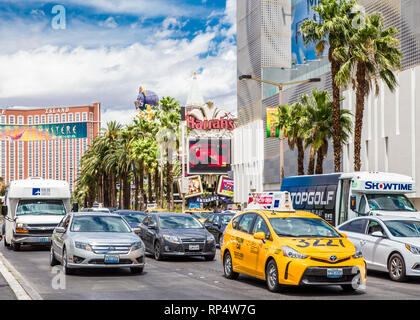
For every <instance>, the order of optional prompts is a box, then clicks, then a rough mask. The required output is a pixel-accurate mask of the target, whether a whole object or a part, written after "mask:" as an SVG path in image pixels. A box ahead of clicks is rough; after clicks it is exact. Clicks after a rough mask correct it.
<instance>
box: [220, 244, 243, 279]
mask: <svg viewBox="0 0 420 320" xmlns="http://www.w3.org/2000/svg"><path fill="white" fill-rule="evenodd" d="M223 271H224V273H225V277H226V278H228V279H232V280H235V279H238V276H239V273H237V272H235V271H233V263H232V257H231V255H230V252H229V251H227V252H226V254H225V257H224V258H223Z"/></svg>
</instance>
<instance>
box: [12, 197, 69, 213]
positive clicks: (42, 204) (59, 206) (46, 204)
mask: <svg viewBox="0 0 420 320" xmlns="http://www.w3.org/2000/svg"><path fill="white" fill-rule="evenodd" d="M65 214H66V208H65V207H64V204H63V201H62V200H20V201H19V205H18V207H17V209H16V215H17V216H22V215H58V216H64V215H65Z"/></svg>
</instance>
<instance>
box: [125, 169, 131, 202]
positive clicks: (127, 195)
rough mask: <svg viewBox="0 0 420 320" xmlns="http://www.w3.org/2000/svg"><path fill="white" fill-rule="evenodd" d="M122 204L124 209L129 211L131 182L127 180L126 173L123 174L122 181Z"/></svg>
mask: <svg viewBox="0 0 420 320" xmlns="http://www.w3.org/2000/svg"><path fill="white" fill-rule="evenodd" d="M123 183H124V184H123V186H124V188H123V202H124V209H130V204H131V181H130V180H129V175H128V173H125V174H124V181H123Z"/></svg>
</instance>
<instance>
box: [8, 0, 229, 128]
mask: <svg viewBox="0 0 420 320" xmlns="http://www.w3.org/2000/svg"><path fill="white" fill-rule="evenodd" d="M235 3H236V1H234V0H67V1H63V2H48V1H43V0H19V1H12V0H0V35H1V36H0V70H1V71H0V106H3V107H4V106H16V105H17V106H39V107H47V106H63V105H85V104H90V103H92V102H96V101H99V102H102V110H103V120H105V121H107V120H111V119H112V120H114V119H119V120H120V121H121V122H122V123H127V122H129V121H130V120H131V118H132V116H133V115H134V114H135V108H134V103H133V101H134V100H135V98H136V96H137V91H138V87H139V85H142V86H143V87H144V88H145V89H148V90H152V91H155V92H156V93H157V94H158V95H159V96H173V97H175V98H176V99H177V100H179V101H180V103H181V104H185V102H186V99H187V95H188V90H189V86H190V81H191V78H192V75H193V72H194V71H197V72H198V79H199V84H200V87H201V91H202V93H203V96H204V98H205V100H212V101H214V102H215V103H216V105H217V106H219V107H221V108H224V109H227V110H229V111H231V112H234V113H236V112H235V111H236V38H235V35H236V24H235V21H236V12H235V10H236V5H235ZM57 5H61V7H56V6H57ZM54 8H58V9H59V10H58V11H57V10H54ZM63 8H64V10H65V15H63V13H64V11H62V9H63ZM63 17H65V19H59V18H63ZM64 22H65V27H64Z"/></svg>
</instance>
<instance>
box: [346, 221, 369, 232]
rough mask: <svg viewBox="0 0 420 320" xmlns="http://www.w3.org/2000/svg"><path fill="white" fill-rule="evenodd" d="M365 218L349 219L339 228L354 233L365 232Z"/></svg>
mask: <svg viewBox="0 0 420 320" xmlns="http://www.w3.org/2000/svg"><path fill="white" fill-rule="evenodd" d="M366 224H367V219H357V220H354V221H350V222H348V223H346V224H344V225H343V226H342V227H341V228H340V230H343V231H349V232H355V233H365V230H366Z"/></svg>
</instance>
